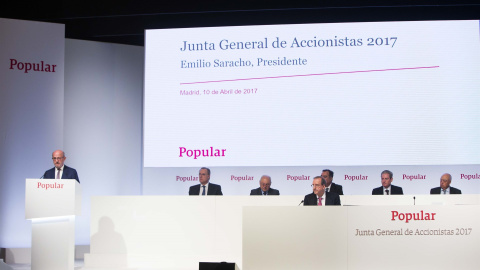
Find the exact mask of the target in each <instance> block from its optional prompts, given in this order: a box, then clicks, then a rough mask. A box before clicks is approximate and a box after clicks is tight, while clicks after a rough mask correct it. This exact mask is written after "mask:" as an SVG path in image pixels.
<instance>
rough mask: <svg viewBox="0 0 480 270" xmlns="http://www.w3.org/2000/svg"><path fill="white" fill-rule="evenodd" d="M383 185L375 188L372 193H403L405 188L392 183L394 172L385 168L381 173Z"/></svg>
mask: <svg viewBox="0 0 480 270" xmlns="http://www.w3.org/2000/svg"><path fill="white" fill-rule="evenodd" d="M380 175H381V177H382V186H381V187H378V188H374V189H373V190H372V195H403V189H402V188H401V187H397V186H394V185H392V181H393V173H392V172H391V171H389V170H384V171H383V172H382V173H381V174H380Z"/></svg>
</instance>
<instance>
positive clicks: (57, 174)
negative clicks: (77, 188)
mask: <svg viewBox="0 0 480 270" xmlns="http://www.w3.org/2000/svg"><path fill="white" fill-rule="evenodd" d="M65 159H67V157H65V153H64V152H63V151H62V150H56V151H54V152H53V153H52V161H53V165H54V166H55V167H53V168H51V169H50V170H48V171H46V172H45V173H44V174H43V176H42V178H44V179H75V180H77V182H78V183H80V180H79V179H78V174H77V170H75V169H74V168H70V167H68V166H66V165H65V164H64V163H65Z"/></svg>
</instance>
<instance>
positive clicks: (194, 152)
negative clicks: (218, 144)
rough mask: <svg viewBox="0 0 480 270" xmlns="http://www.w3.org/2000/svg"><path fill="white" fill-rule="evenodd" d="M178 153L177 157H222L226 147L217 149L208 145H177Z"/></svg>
mask: <svg viewBox="0 0 480 270" xmlns="http://www.w3.org/2000/svg"><path fill="white" fill-rule="evenodd" d="M179 150H180V155H179V156H178V157H189V158H193V159H198V158H201V157H224V156H225V152H226V151H227V149H217V148H213V146H210V148H205V149H187V148H185V147H179Z"/></svg>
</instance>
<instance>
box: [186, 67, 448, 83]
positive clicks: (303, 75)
mask: <svg viewBox="0 0 480 270" xmlns="http://www.w3.org/2000/svg"><path fill="white" fill-rule="evenodd" d="M439 67H440V66H429V67H407V68H387V69H371V70H355V71H341V72H328V73H318V74H300V75H285V76H273V77H258V78H243V79H230V80H218V81H203V82H185V83H180V85H185V84H201V83H220V82H235V81H251V80H266V79H281V78H293V77H307V76H323V75H338V74H349V73H364V72H379V71H398V70H412V69H426V68H439Z"/></svg>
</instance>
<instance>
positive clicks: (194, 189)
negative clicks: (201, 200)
mask: <svg viewBox="0 0 480 270" xmlns="http://www.w3.org/2000/svg"><path fill="white" fill-rule="evenodd" d="M200 186H201V185H200V184H198V185H194V186H191V187H190V190H189V191H188V195H200ZM207 195H223V194H222V187H221V186H220V185H215V184H212V183H209V184H208V192H207Z"/></svg>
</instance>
